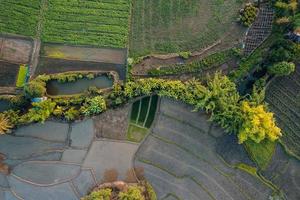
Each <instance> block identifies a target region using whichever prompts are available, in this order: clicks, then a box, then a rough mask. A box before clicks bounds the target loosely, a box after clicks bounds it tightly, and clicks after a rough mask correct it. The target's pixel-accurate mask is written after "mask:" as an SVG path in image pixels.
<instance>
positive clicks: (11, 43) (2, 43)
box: [0, 37, 32, 64]
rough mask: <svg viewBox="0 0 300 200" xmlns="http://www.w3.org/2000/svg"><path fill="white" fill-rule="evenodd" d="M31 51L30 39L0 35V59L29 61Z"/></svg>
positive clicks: (16, 61) (19, 61) (18, 61)
mask: <svg viewBox="0 0 300 200" xmlns="http://www.w3.org/2000/svg"><path fill="white" fill-rule="evenodd" d="M31 53H32V42H31V41H30V40H25V39H16V38H6V37H0V60H5V61H8V62H12V63H20V64H21V63H22V64H25V63H28V62H29V61H30V57H31Z"/></svg>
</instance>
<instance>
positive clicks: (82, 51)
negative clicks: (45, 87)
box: [42, 44, 127, 65]
mask: <svg viewBox="0 0 300 200" xmlns="http://www.w3.org/2000/svg"><path fill="white" fill-rule="evenodd" d="M42 54H43V55H42V56H44V57H48V58H60V59H66V60H79V61H91V62H102V63H113V64H122V65H123V64H125V62H126V54H127V53H126V49H112V48H91V47H82V46H64V45H55V44H46V45H44V46H43V47H42Z"/></svg>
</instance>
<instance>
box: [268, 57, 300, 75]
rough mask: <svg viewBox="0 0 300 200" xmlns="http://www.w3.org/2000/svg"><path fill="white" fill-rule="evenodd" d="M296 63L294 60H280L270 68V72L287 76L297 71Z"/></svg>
mask: <svg viewBox="0 0 300 200" xmlns="http://www.w3.org/2000/svg"><path fill="white" fill-rule="evenodd" d="M295 68H296V67H295V64H294V63H292V62H285V61H283V62H279V63H276V64H274V65H272V66H271V67H269V68H268V72H269V73H270V74H272V75H276V76H287V75H290V74H291V73H293V72H294V71H295Z"/></svg>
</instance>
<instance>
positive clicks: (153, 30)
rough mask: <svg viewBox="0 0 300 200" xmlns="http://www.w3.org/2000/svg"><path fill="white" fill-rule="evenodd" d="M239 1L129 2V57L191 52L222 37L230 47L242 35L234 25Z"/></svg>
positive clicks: (170, 0) (239, 5)
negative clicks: (130, 7) (130, 16)
mask: <svg viewBox="0 0 300 200" xmlns="http://www.w3.org/2000/svg"><path fill="white" fill-rule="evenodd" d="M242 2H243V1H237V0H227V1H220V0H210V1H207V0H189V1H187V0H133V9H132V10H133V11H132V27H131V36H130V37H131V38H130V54H131V56H133V57H136V56H141V55H146V54H150V53H166V52H167V53H169V52H172V53H174V52H179V51H185V50H192V51H194V50H199V49H201V48H204V47H207V46H209V45H212V44H213V43H214V42H216V41H217V40H219V39H221V38H222V37H224V38H225V37H226V38H227V39H229V38H230V41H228V42H229V43H231V44H232V43H233V42H234V41H235V40H236V38H239V37H241V36H242V35H243V34H242V33H243V31H242V30H241V27H239V28H238V27H237V26H235V23H234V22H235V21H236V18H237V16H238V11H239V9H240V8H241V5H242ZM224 35H225V36H224Z"/></svg>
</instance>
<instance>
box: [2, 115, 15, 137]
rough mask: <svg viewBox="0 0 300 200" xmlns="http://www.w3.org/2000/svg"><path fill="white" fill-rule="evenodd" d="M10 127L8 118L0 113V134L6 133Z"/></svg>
mask: <svg viewBox="0 0 300 200" xmlns="http://www.w3.org/2000/svg"><path fill="white" fill-rule="evenodd" d="M12 127H13V126H12V125H11V124H10V122H9V119H8V118H7V117H6V116H5V115H4V114H2V113H0V135H2V134H5V133H7V132H8V131H9V130H10V129H11V128H12Z"/></svg>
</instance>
